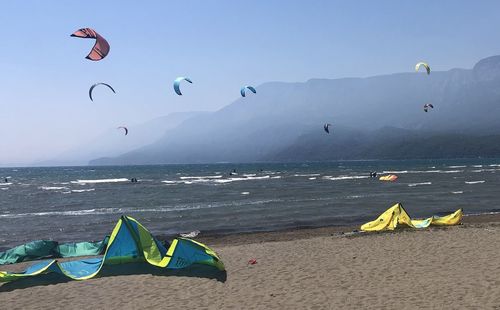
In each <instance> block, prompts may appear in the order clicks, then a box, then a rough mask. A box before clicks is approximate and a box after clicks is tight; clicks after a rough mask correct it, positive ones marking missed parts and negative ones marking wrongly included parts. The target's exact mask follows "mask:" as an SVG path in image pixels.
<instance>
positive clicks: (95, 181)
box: [71, 178, 130, 184]
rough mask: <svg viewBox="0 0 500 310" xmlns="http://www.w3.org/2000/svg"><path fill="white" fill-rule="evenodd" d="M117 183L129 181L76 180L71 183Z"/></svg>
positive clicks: (122, 179) (124, 179) (120, 179)
mask: <svg viewBox="0 0 500 310" xmlns="http://www.w3.org/2000/svg"><path fill="white" fill-rule="evenodd" d="M118 182H130V180H129V179H126V178H119V179H97V180H76V181H71V183H73V184H98V183H118Z"/></svg>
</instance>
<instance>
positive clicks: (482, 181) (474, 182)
mask: <svg viewBox="0 0 500 310" xmlns="http://www.w3.org/2000/svg"><path fill="white" fill-rule="evenodd" d="M484 182H486V181H484V180H481V181H465V184H482V183H484Z"/></svg>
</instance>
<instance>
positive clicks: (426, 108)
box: [424, 103, 434, 112]
mask: <svg viewBox="0 0 500 310" xmlns="http://www.w3.org/2000/svg"><path fill="white" fill-rule="evenodd" d="M429 108H431V109H434V106H433V105H432V103H426V104H424V111H425V112H428V111H429Z"/></svg>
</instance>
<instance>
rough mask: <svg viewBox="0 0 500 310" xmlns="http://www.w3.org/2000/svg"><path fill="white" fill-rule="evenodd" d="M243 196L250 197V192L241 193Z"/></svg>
mask: <svg viewBox="0 0 500 310" xmlns="http://www.w3.org/2000/svg"><path fill="white" fill-rule="evenodd" d="M241 194H242V195H249V194H250V192H241Z"/></svg>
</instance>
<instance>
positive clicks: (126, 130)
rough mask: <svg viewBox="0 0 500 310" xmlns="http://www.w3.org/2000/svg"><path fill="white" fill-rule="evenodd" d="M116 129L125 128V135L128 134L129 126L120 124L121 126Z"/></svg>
mask: <svg viewBox="0 0 500 310" xmlns="http://www.w3.org/2000/svg"><path fill="white" fill-rule="evenodd" d="M116 129H123V130H125V135H128V128H127V127H125V126H120V127H118V128H116Z"/></svg>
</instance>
